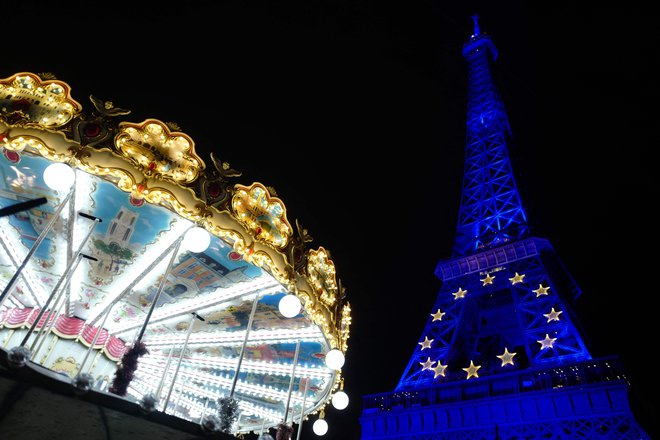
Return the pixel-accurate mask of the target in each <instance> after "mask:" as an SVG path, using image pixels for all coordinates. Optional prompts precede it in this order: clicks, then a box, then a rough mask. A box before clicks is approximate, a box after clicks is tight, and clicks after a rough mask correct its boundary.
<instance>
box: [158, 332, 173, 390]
mask: <svg viewBox="0 0 660 440" xmlns="http://www.w3.org/2000/svg"><path fill="white" fill-rule="evenodd" d="M172 354H174V345H173V346H172V348H170V353H169V354H168V355H167V362H166V363H165V369H164V370H163V375H162V376H161V378H160V382H159V383H158V388H156V400H159V399H160V392H161V391H162V390H163V385H164V384H165V377H167V372H168V371H169V369H170V363H171V362H172Z"/></svg>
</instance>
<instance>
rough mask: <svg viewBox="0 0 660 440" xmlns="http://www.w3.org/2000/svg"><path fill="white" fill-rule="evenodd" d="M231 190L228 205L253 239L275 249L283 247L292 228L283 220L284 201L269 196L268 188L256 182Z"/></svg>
mask: <svg viewBox="0 0 660 440" xmlns="http://www.w3.org/2000/svg"><path fill="white" fill-rule="evenodd" d="M234 190H235V192H234V196H233V197H232V200H231V205H232V209H233V210H234V212H235V213H236V216H237V218H238V221H239V222H241V223H242V224H243V225H244V226H245V227H246V228H247V229H248V230H249V231H250V232H251V233H252V234H251V235H252V236H254V237H256V239H257V240H260V241H263V242H266V243H269V244H270V245H272V246H275V247H277V248H279V249H282V248H284V247H286V245H287V244H288V243H289V239H290V238H291V236H292V235H293V229H292V228H291V225H290V224H289V221H288V220H287V218H286V207H285V206H284V202H282V200H280V199H279V198H277V197H274V196H271V195H270V191H268V188H266V187H265V186H264V185H262V184H261V183H259V182H255V183H253V184H252V185H250V186H243V185H238V184H237V185H235V186H234Z"/></svg>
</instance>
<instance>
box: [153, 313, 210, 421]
mask: <svg viewBox="0 0 660 440" xmlns="http://www.w3.org/2000/svg"><path fill="white" fill-rule="evenodd" d="M195 319H199V320H200V321H205V319H204V318H202V317H201V316H199V315H198V314H197V313H196V312H192V317H191V318H190V322H189V323H188V332H187V333H186V340H185V341H184V343H183V347H182V348H181V354H180V355H179V361H178V362H177V364H176V368H175V369H174V376H173V377H172V385H170V390H169V392H168V393H167V397H166V398H165V403H163V412H165V413H167V404H168V403H169V402H170V396H171V395H172V390H174V384H176V376H177V375H178V374H179V368H181V361H183V355H184V353H185V352H186V348H188V340H189V339H190V334H191V333H192V329H193V324H195ZM182 392H183V391H182Z"/></svg>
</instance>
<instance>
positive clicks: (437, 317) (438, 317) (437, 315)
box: [431, 309, 446, 322]
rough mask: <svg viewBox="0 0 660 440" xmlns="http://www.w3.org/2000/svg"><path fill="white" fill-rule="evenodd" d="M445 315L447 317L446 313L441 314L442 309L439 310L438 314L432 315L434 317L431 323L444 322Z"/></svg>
mask: <svg viewBox="0 0 660 440" xmlns="http://www.w3.org/2000/svg"><path fill="white" fill-rule="evenodd" d="M445 315H446V313H444V312H441V311H440V309H438V311H437V312H435V313H431V316H433V321H431V322H435V321H442V317H443V316H445Z"/></svg>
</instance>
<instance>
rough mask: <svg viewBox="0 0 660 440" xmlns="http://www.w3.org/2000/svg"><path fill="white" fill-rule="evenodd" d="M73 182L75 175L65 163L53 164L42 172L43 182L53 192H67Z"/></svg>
mask: <svg viewBox="0 0 660 440" xmlns="http://www.w3.org/2000/svg"><path fill="white" fill-rule="evenodd" d="M75 180H76V173H75V172H74V171H73V168H71V167H70V166H69V165H67V164H65V163H61V162H54V163H51V164H50V165H48V166H47V167H46V169H45V170H44V182H45V183H46V185H48V187H49V188H51V189H54V190H55V191H68V190H69V189H70V188H71V185H73V182H74V181H75Z"/></svg>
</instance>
